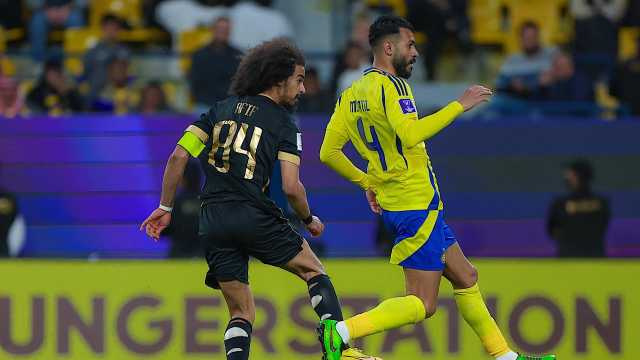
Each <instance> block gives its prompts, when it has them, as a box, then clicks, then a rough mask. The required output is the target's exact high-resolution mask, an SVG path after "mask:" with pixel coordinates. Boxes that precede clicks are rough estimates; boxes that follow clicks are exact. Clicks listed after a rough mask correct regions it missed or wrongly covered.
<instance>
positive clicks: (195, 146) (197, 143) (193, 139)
mask: <svg viewBox="0 0 640 360" xmlns="http://www.w3.org/2000/svg"><path fill="white" fill-rule="evenodd" d="M178 145H180V146H182V147H183V148H184V149H185V150H187V152H189V154H191V156H193V157H198V155H200V153H201V152H202V150H203V149H204V144H203V143H202V141H201V140H200V138H199V137H198V136H196V135H195V134H194V133H192V132H189V131H187V132H185V133H184V135H182V138H180V141H178Z"/></svg>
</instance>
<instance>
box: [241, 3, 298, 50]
mask: <svg viewBox="0 0 640 360" xmlns="http://www.w3.org/2000/svg"><path fill="white" fill-rule="evenodd" d="M272 3H273V0H253V1H246V0H245V1H239V2H238V3H237V4H235V5H234V6H232V7H231V9H230V11H229V18H230V19H231V23H232V24H233V31H232V33H231V44H232V45H233V46H235V47H237V48H238V49H240V50H242V51H246V50H248V49H249V48H252V47H254V46H256V45H258V44H260V43H262V42H264V41H267V40H271V39H273V38H277V37H286V38H293V27H292V26H291V22H290V21H289V20H288V19H287V17H286V16H285V15H284V14H283V13H281V12H280V11H278V10H275V9H272V8H271V4H272Z"/></svg>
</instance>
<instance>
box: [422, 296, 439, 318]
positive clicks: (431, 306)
mask: <svg viewBox="0 0 640 360" xmlns="http://www.w3.org/2000/svg"><path fill="white" fill-rule="evenodd" d="M420 300H422V305H424V314H425V315H424V318H425V319H428V318H430V317H432V316H433V315H434V314H435V313H436V310H437V307H438V306H437V303H436V301H433V300H429V299H425V298H422V297H420Z"/></svg>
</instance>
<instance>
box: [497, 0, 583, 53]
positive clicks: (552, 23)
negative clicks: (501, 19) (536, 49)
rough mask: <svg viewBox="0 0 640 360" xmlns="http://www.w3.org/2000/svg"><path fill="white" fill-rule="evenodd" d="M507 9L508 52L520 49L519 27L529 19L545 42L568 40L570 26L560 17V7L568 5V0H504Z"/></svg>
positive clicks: (553, 42) (555, 42) (556, 42)
mask: <svg viewBox="0 0 640 360" xmlns="http://www.w3.org/2000/svg"><path fill="white" fill-rule="evenodd" d="M505 5H506V6H507V8H508V9H509V22H510V24H511V26H510V31H509V34H508V36H507V38H506V43H505V45H506V46H505V48H506V51H507V52H508V53H513V52H517V51H520V39H519V37H520V36H519V35H520V34H519V29H520V26H521V25H522V24H523V23H524V22H526V21H529V20H532V21H534V22H536V23H537V24H538V25H539V26H540V35H541V38H542V41H543V42H544V43H545V44H563V43H566V42H568V41H569V39H570V37H571V36H570V35H571V32H572V26H568V25H567V24H566V23H565V22H564V19H563V18H562V9H563V7H564V8H566V7H567V6H568V0H509V1H505Z"/></svg>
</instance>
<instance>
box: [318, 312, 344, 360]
mask: <svg viewBox="0 0 640 360" xmlns="http://www.w3.org/2000/svg"><path fill="white" fill-rule="evenodd" d="M337 323H338V322H337V321H335V320H328V319H327V320H322V321H320V325H319V326H318V339H320V343H321V344H322V359H323V360H340V357H341V356H342V350H343V349H344V348H346V346H345V344H344V342H343V341H342V338H341V337H340V334H338V330H336V324H337Z"/></svg>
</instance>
